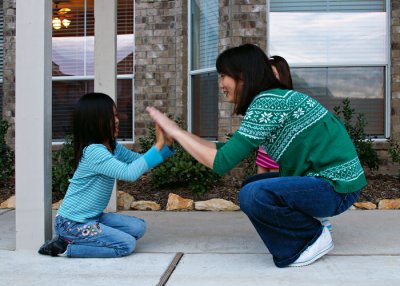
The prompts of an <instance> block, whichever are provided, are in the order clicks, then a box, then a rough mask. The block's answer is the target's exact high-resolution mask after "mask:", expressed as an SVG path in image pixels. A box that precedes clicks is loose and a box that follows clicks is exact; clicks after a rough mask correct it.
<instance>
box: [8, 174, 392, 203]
mask: <svg viewBox="0 0 400 286" xmlns="http://www.w3.org/2000/svg"><path fill="white" fill-rule="evenodd" d="M367 180H368V186H367V187H366V188H364V189H363V190H362V191H361V196H360V198H359V201H360V202H362V201H368V202H372V203H375V204H377V203H378V202H379V201H380V200H381V199H398V198H400V178H399V177H395V176H389V175H370V176H368V177H367ZM240 185H241V181H240V180H238V179H236V178H232V177H228V176H225V177H223V178H222V179H221V183H220V184H219V185H218V186H215V187H213V188H211V189H210V190H209V191H207V192H206V193H204V194H202V195H200V196H195V195H193V194H192V193H191V191H190V190H188V189H187V188H165V189H157V188H155V187H153V186H152V185H151V184H150V179H149V177H148V176H146V175H145V176H142V177H141V178H139V179H138V180H137V181H136V182H132V183H128V182H118V190H119V191H124V192H127V193H129V194H131V195H133V197H134V198H135V199H136V200H148V201H155V202H157V203H158V204H160V205H161V208H162V209H165V206H166V205H167V201H168V194H169V193H174V194H177V195H179V196H181V197H184V198H187V199H193V200H196V201H200V200H209V199H213V198H221V199H225V200H229V201H232V202H233V203H235V204H239V203H238V193H239V190H240ZM14 193H15V188H14V181H13V180H10V181H9V182H8V183H7V184H6V185H5V186H3V187H0V203H2V202H3V201H5V200H6V199H8V198H9V197H10V196H12V195H13V194H14ZM60 199H62V196H61V195H59V194H53V202H57V201H58V200H60Z"/></svg>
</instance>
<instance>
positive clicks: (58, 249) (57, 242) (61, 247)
mask: <svg viewBox="0 0 400 286" xmlns="http://www.w3.org/2000/svg"><path fill="white" fill-rule="evenodd" d="M67 246H68V242H66V241H65V240H64V239H62V238H61V237H60V236H58V235H57V236H55V237H54V238H53V239H50V240H47V241H46V242H45V243H44V244H43V245H42V246H41V247H40V248H39V251H38V252H39V253H40V254H43V255H50V256H58V255H59V254H62V253H64V252H65V251H66V250H67Z"/></svg>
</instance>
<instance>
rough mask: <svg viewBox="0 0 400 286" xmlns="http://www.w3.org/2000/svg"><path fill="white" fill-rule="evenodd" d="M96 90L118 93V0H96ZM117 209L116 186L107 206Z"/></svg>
mask: <svg viewBox="0 0 400 286" xmlns="http://www.w3.org/2000/svg"><path fill="white" fill-rule="evenodd" d="M94 17H95V41H94V51H95V52H94V90H95V91H96V92H103V93H105V94H108V95H109V96H111V97H112V98H113V99H114V101H115V100H116V94H117V52H116V50H117V29H116V27H117V1H116V0H95V1H94ZM107 210H108V211H112V212H115V211H117V195H116V186H115V187H114V190H113V193H112V195H111V200H110V202H109V204H108V207H107Z"/></svg>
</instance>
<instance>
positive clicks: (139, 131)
mask: <svg viewBox="0 0 400 286" xmlns="http://www.w3.org/2000/svg"><path fill="white" fill-rule="evenodd" d="M21 1H22V0H21ZM15 3H16V0H4V1H3V9H4V19H5V25H4V81H3V102H2V104H3V106H2V107H3V108H2V109H3V114H2V116H3V118H4V119H6V120H7V121H8V122H10V123H11V128H10V130H9V133H8V134H7V138H6V139H7V143H8V144H9V145H10V146H14V137H15V125H14V121H15V6H16V4H15ZM390 7H391V27H390V31H391V35H390V38H391V71H390V81H391V86H390V89H391V95H390V104H391V111H390V119H391V126H390V129H391V136H392V138H394V139H395V140H397V141H400V2H399V1H397V0H392V1H391V3H390ZM266 9H267V1H266V0H261V1H253V0H248V1H243V0H219V32H218V34H219V40H218V52H222V51H224V50H225V49H227V48H229V47H233V46H237V45H241V44H244V43H253V44H256V45H258V46H260V47H261V48H262V49H265V50H266V48H267V44H268V43H267V13H266ZM135 12H136V14H135V67H134V70H135V80H134V99H133V100H134V111H133V112H134V137H135V139H137V138H138V137H141V136H144V135H147V134H148V129H149V127H151V126H153V122H152V121H151V120H150V118H149V116H148V115H147V113H146V111H145V108H146V106H149V105H152V106H156V107H158V108H160V109H161V110H162V111H163V112H166V113H168V114H171V115H174V116H175V117H180V118H181V119H182V120H183V122H186V121H187V102H188V98H187V97H188V80H189V78H188V15H187V13H188V0H178V1H168V0H158V1H154V0H135ZM218 100H219V102H218V122H219V124H218V138H219V139H220V140H226V134H229V133H233V132H234V131H235V130H236V129H237V128H238V126H239V124H240V122H241V117H240V116H232V111H233V109H232V108H233V106H232V104H230V103H228V102H227V101H226V99H225V97H224V96H223V95H222V94H220V96H219V98H218ZM184 127H185V126H184ZM135 141H136V142H137V140H135ZM374 146H375V148H376V150H377V151H378V154H379V157H380V159H381V165H380V170H379V172H380V173H387V174H398V164H397V165H396V164H393V163H392V162H391V160H390V158H389V156H388V153H387V149H388V148H389V144H388V143H387V142H377V143H374Z"/></svg>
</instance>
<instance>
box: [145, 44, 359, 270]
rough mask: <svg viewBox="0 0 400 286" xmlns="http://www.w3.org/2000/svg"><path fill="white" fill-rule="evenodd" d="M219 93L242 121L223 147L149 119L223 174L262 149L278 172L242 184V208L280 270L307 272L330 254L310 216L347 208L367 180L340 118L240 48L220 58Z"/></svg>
mask: <svg viewBox="0 0 400 286" xmlns="http://www.w3.org/2000/svg"><path fill="white" fill-rule="evenodd" d="M216 66H217V71H218V73H219V74H220V84H219V86H220V88H221V90H222V91H223V92H224V94H225V96H226V97H227V99H228V101H230V102H232V103H233V104H234V105H235V108H234V112H235V113H236V114H240V115H244V118H243V120H242V122H241V125H240V127H239V129H238V130H237V131H236V132H235V133H234V135H233V136H232V137H231V138H230V139H229V141H228V142H226V143H217V144H215V143H213V142H210V141H207V140H204V139H201V138H199V137H197V136H195V135H193V134H190V133H189V132H187V131H185V130H182V129H181V128H179V126H178V125H177V124H176V123H175V122H174V121H172V120H170V119H169V118H168V117H167V116H165V115H164V114H163V113H161V112H160V111H158V110H157V109H155V108H153V107H148V108H147V111H148V112H149V114H150V116H151V117H152V118H153V119H154V120H155V121H156V122H157V123H158V124H159V125H160V126H161V128H162V129H163V130H164V132H166V133H167V134H168V135H169V136H171V137H172V138H173V139H175V140H177V141H178V142H179V144H180V145H181V146H182V147H183V148H185V149H186V150H187V151H188V152H189V153H190V154H191V155H192V156H193V157H194V158H196V159H197V160H198V161H199V162H200V163H202V164H204V165H205V166H207V167H209V168H211V169H213V170H214V171H215V172H217V173H219V174H224V173H226V172H227V171H229V170H230V169H232V168H233V167H234V166H235V165H237V164H238V163H239V162H240V161H242V160H243V159H244V158H246V157H247V156H248V154H249V153H250V152H252V151H253V150H254V149H256V148H258V146H259V145H261V146H262V147H263V148H264V149H265V150H266V151H267V153H268V154H269V155H270V156H271V157H272V158H273V159H274V160H275V161H276V162H278V163H279V167H280V169H279V171H280V173H266V175H269V177H266V178H264V179H262V180H257V181H254V182H251V183H248V184H247V185H245V186H244V187H243V188H242V189H241V191H240V194H239V200H240V207H241V209H242V211H243V212H244V213H245V214H246V215H247V216H248V217H249V219H250V221H251V222H252V223H253V225H254V227H255V229H256V230H257V232H258V234H259V235H260V237H261V239H262V240H263V241H264V243H265V245H266V246H267V247H268V249H269V251H270V253H271V254H272V256H273V259H274V263H275V265H276V266H278V267H286V266H305V265H308V264H310V263H312V262H314V261H315V260H317V259H318V258H320V257H322V256H324V255H325V254H327V253H328V252H329V251H331V250H332V249H333V241H332V237H331V234H330V232H329V230H328V229H327V228H326V227H324V226H323V225H322V224H321V223H320V221H319V220H318V219H316V217H328V216H334V215H337V214H340V213H342V212H344V211H345V210H347V209H348V208H349V207H350V206H351V205H352V204H353V203H354V202H355V201H356V200H357V197H358V195H359V191H360V189H361V188H363V187H364V186H366V184H367V181H366V179H365V176H364V172H363V169H362V166H361V163H360V161H359V159H358V156H357V153H356V150H355V148H354V145H353V143H352V141H351V139H350V137H349V135H348V134H347V131H346V128H345V127H344V125H343V124H342V123H341V122H340V120H339V119H338V118H337V117H336V116H335V115H333V114H332V113H330V112H329V111H328V110H326V109H325V108H324V107H323V106H322V105H321V104H320V103H318V102H317V101H316V100H314V99H312V98H311V97H309V96H307V95H305V94H302V93H300V92H296V91H293V90H288V89H286V87H285V86H284V85H283V84H282V83H281V82H279V81H278V80H277V79H276V77H275V76H274V74H273V71H272V68H271V65H270V64H269V63H268V59H267V57H266V55H265V53H264V52H263V51H262V50H261V49H260V48H258V47H257V46H254V45H251V44H246V45H243V46H239V47H235V48H231V49H228V50H225V51H224V52H223V53H222V54H220V55H219V56H218V59H217V63H216Z"/></svg>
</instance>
